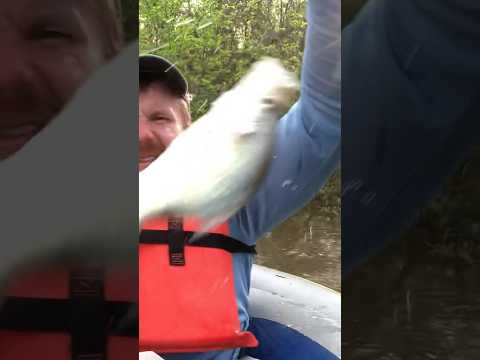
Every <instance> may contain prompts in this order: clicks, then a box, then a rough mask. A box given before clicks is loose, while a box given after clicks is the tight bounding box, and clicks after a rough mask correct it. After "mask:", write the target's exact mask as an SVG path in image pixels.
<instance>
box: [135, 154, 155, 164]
mask: <svg viewBox="0 0 480 360" xmlns="http://www.w3.org/2000/svg"><path fill="white" fill-rule="evenodd" d="M157 157H158V156H144V157H141V158H140V159H139V161H140V162H141V163H147V162H152V161H154V160H155V159H156V158H157Z"/></svg>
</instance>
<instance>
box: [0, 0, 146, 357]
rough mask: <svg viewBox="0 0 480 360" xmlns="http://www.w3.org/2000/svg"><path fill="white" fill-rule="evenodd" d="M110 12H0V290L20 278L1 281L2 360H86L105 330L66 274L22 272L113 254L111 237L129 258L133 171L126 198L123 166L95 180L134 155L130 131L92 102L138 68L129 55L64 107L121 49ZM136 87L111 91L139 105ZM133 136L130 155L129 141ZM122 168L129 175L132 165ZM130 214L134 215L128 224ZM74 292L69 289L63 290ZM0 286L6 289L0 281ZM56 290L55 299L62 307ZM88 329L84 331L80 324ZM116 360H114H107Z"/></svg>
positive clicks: (62, 4) (13, 8) (29, 5)
mask: <svg viewBox="0 0 480 360" xmlns="http://www.w3.org/2000/svg"><path fill="white" fill-rule="evenodd" d="M116 6H117V4H116V2H114V1H110V0H104V1H97V0H95V1H94V0H91V1H74V0H72V1H63V0H58V1H55V0H48V1H44V2H41V3H39V2H37V1H28V0H20V1H17V2H8V3H2V4H1V5H0V14H1V15H0V27H1V28H2V29H1V30H2V31H0V38H1V39H2V41H1V44H2V46H5V49H4V51H3V52H2V53H5V54H8V55H9V56H7V57H5V61H4V62H3V65H4V66H3V67H2V68H0V114H1V116H0V158H1V159H2V161H1V162H0V177H1V179H2V185H1V188H0V197H1V198H2V205H1V206H2V214H4V216H3V218H2V221H1V223H0V229H1V230H0V231H1V238H2V242H1V249H0V256H1V259H0V280H4V279H3V277H4V276H5V274H7V273H8V274H9V275H12V274H11V272H12V269H13V270H17V267H19V268H20V269H21V271H15V272H14V273H13V275H15V278H14V277H13V276H10V277H9V279H8V280H9V281H8V292H7V293H6V294H5V293H3V291H4V290H5V289H4V288H3V286H2V287H1V288H0V290H2V294H1V295H7V296H10V298H9V299H7V300H6V301H5V304H4V307H3V308H2V311H0V339H1V340H0V358H2V359H19V358H30V357H32V354H35V355H34V356H37V354H41V356H43V357H45V358H49V359H68V358H72V357H76V356H78V357H82V356H86V357H89V358H90V357H91V356H92V354H91V353H92V352H94V353H97V350H98V349H101V350H102V351H103V350H104V349H105V346H106V345H105V344H106V342H105V341H104V340H105V339H104V337H105V334H104V327H103V326H104V324H103V323H101V324H100V323H98V322H103V321H104V318H103V317H102V316H101V315H102V314H99V313H97V312H95V309H94V310H93V312H92V309H91V308H90V309H89V307H88V306H86V307H85V306H83V305H82V303H83V302H82V300H81V299H79V298H78V297H77V298H76V299H73V300H72V297H74V296H77V295H78V294H76V293H75V291H76V290H75V289H77V290H78V289H79V288H81V287H82V286H84V284H85V283H81V284H80V286H79V284H78V283H79V281H77V280H78V276H77V277H76V278H75V276H72V278H71V279H70V280H71V282H70V283H69V281H68V279H69V277H68V275H67V276H65V277H63V279H67V281H66V282H64V283H62V287H61V288H60V287H56V286H57V284H58V280H59V278H60V277H59V275H60V274H62V276H63V275H65V274H66V273H67V274H68V272H67V271H66V270H67V268H66V267H65V266H60V267H56V268H55V267H54V269H57V270H58V269H60V270H61V271H56V272H52V271H48V270H51V269H47V272H44V270H45V268H44V267H41V268H36V269H35V270H36V271H34V272H33V274H29V273H28V271H24V270H26V269H25V267H24V265H25V262H26V261H27V260H32V259H35V260H36V259H38V258H39V257H40V258H47V259H51V258H52V257H55V256H54V255H57V256H58V255H59V251H64V252H68V253H69V255H74V256H77V254H76V250H78V249H83V255H84V256H83V259H85V254H86V253H87V252H88V250H85V248H89V247H92V248H93V249H94V250H96V251H95V252H92V251H90V252H88V258H89V260H90V259H92V257H93V258H95V257H96V255H97V254H98V255H99V257H101V256H100V254H99V252H100V251H99V249H100V248H101V247H102V246H104V247H105V248H109V250H110V251H112V248H113V246H112V244H113V241H116V242H117V243H118V242H119V241H121V236H118V235H119V234H123V236H124V237H129V239H130V240H129V241H130V243H131V244H132V249H131V250H133V249H136V246H134V245H135V240H136V235H137V229H136V224H135V223H136V221H135V220H136V213H135V212H136V207H132V206H131V204H136V191H131V184H132V183H133V184H135V180H136V178H135V177H134V175H135V170H136V169H135V168H134V167H133V168H131V170H133V171H130V173H131V174H132V175H133V176H131V178H132V180H133V181H132V183H130V184H129V186H128V187H122V186H123V184H124V183H122V182H118V181H117V179H118V178H122V179H123V178H124V177H125V175H126V174H127V175H128V170H129V169H128V168H127V169H126V166H125V165H121V166H117V165H116V164H111V165H110V166H109V168H108V172H106V170H103V171H102V169H105V164H106V163H107V161H108V162H110V163H111V160H112V159H113V158H114V157H115V156H121V149H122V148H125V147H126V148H127V149H128V150H130V152H131V150H132V149H135V147H134V146H130V147H128V144H126V142H125V136H122V134H132V133H133V131H135V130H134V129H136V125H135V124H134V122H133V126H132V125H124V126H126V127H127V128H128V131H125V130H124V128H122V125H120V126H118V124H117V123H116V122H117V119H118V117H119V116H118V115H115V114H116V113H115V111H114V110H111V108H113V106H114V105H113V100H112V99H110V98H106V99H103V102H102V106H103V107H97V106H94V105H97V103H96V102H94V101H93V100H96V98H98V94H99V93H102V94H105V93H107V91H108V90H110V91H111V84H112V83H113V81H115V78H117V75H118V73H124V72H125V65H126V64H128V61H126V60H128V57H129V58H130V62H129V64H130V65H131V64H133V63H134V61H132V60H133V59H135V60H136V57H137V55H136V54H137V53H138V52H137V51H138V50H137V47H134V48H132V47H131V48H129V49H128V51H127V52H126V53H125V54H124V55H122V57H120V58H119V59H118V60H116V61H114V62H113V63H112V65H110V66H112V67H113V68H111V67H110V66H109V67H107V68H106V69H105V70H104V71H102V72H101V73H100V74H99V75H98V76H97V77H96V78H95V79H94V80H92V81H91V82H90V83H89V84H88V87H87V88H83V89H82V90H81V91H80V93H79V94H78V97H77V98H76V99H75V101H74V102H73V103H72V104H70V103H69V100H70V99H72V97H73V96H74V94H76V92H77V90H78V89H79V88H81V87H82V85H83V84H84V82H85V81H86V80H87V78H88V77H89V76H90V75H91V74H92V73H93V72H94V71H95V70H96V69H97V68H98V67H100V66H101V65H103V64H105V63H107V61H109V60H111V59H112V58H113V57H114V56H115V55H117V54H118V53H119V51H120V50H121V46H122V32H121V23H120V22H119V19H120V16H119V13H118V12H117V10H119V8H117V7H116ZM133 54H135V55H134V56H132V55H133ZM130 68H131V67H130ZM112 71H113V72H114V73H115V77H114V78H113V79H112V76H111V72H112ZM125 78H126V79H127V78H128V76H125ZM132 78H133V79H134V80H133V81H132V80H129V82H128V81H126V82H125V83H122V82H117V83H120V84H123V85H128V86H129V88H133V89H132V90H131V93H128V91H124V93H127V94H128V95H129V96H130V97H134V96H136V87H135V86H132V84H134V85H135V84H136V76H132V77H130V79H132ZM116 101H118V95H117V96H116ZM67 103H68V104H67ZM62 110H63V111H62ZM127 110H128V109H127ZM134 110H135V109H132V114H128V112H127V111H126V110H125V109H124V110H123V111H122V115H123V116H127V117H128V116H129V115H130V118H134V113H136V111H134ZM54 118H55V120H56V121H53V122H52V120H53V119H54ZM125 123H126V124H129V123H128V121H127V122H125ZM113 126H115V129H116V130H117V134H116V135H117V136H116V137H115V138H114V139H111V141H109V144H108V145H109V146H108V147H107V146H105V140H106V139H108V137H109V136H110V135H111V133H112V131H111V130H112V127H113ZM130 137H132V138H134V140H135V142H134V143H135V145H136V137H134V136H130ZM87 144H88V146H86V145H87ZM132 145H133V142H132ZM128 156H129V155H128V154H127V156H125V157H123V158H126V159H128ZM130 157H131V160H130V163H131V164H134V160H133V158H134V156H133V155H130ZM125 169H126V170H127V171H125ZM110 189H112V190H113V191H111V190H110ZM128 190H130V192H128ZM128 194H132V195H133V196H131V197H129V196H128ZM129 207H130V208H132V210H134V212H130V213H128V208H129ZM118 218H121V219H120V220H118ZM115 219H116V221H115ZM128 219H132V221H131V225H132V226H130V228H131V229H133V231H132V232H130V233H129V232H128V231H129V227H128V226H125V227H123V228H122V226H121V225H120V223H121V222H125V220H128ZM120 228H121V229H120ZM109 241H110V242H109ZM104 243H109V245H108V246H107V245H103V244H104ZM87 244H88V245H87ZM72 245H77V246H72ZM105 248H104V249H102V250H104V251H105ZM110 254H111V252H109V255H110ZM42 265H45V264H42ZM49 265H50V264H49ZM49 265H48V266H47V267H49ZM56 265H58V264H56ZM63 265H65V264H63ZM68 265H70V263H68ZM82 265H83V263H82ZM86 268H88V266H86ZM27 270H28V269H27ZM68 270H71V269H70V267H69V268H68ZM18 275H20V278H21V277H22V276H23V275H27V277H28V276H30V275H33V278H34V279H36V278H37V279H39V280H40V281H30V282H28V281H27V282H22V281H18V280H19V279H18V278H17V276H18ZM75 279H76V280H75ZM21 280H25V279H23V278H21ZM30 280H31V279H30ZM62 281H63V280H62ZM73 283H76V285H74V286H70V287H69V285H72V284H73ZM130 283H131V284H132V285H133V284H134V282H133V281H131V282H130ZM44 284H46V285H45V286H43V285H44ZM52 284H53V285H52ZM97 284H98V283H96V282H95V283H94V285H95V290H96V289H97ZM0 285H4V283H3V282H2V281H0ZM100 287H101V286H98V288H100ZM69 289H70V290H71V291H72V293H71V294H69ZM80 290H81V289H80ZM90 290H91V289H90ZM58 291H63V294H61V296H58V295H57V294H59V293H58ZM19 293H20V295H19ZM39 293H42V294H43V297H42V296H38V294H39ZM79 293H80V294H81V291H80V292H79ZM45 294H46V295H45ZM52 294H53V296H52ZM69 295H70V296H69ZM42 299H43V300H42ZM74 300H76V301H78V302H76V304H77V305H78V304H80V307H78V306H75V310H74V311H73V312H70V311H69V310H67V311H66V312H65V309H69V305H71V304H69V303H68V301H72V302H74ZM42 301H43V302H42ZM83 304H84V305H85V303H83ZM65 305H67V307H66V306H65ZM82 306H83V307H82ZM72 309H73V308H72ZM25 319H26V320H27V321H26V322H25ZM52 319H55V320H53V322H52ZM86 319H88V321H92V323H90V324H88V325H87V324H86V323H84V320H86ZM109 321H111V319H109ZM82 323H83V324H82ZM99 325H100V326H99ZM82 329H83V330H82ZM19 330H20V331H19ZM68 332H70V334H65V333H68ZM68 335H71V336H72V337H71V338H70V337H69V336H68ZM102 336H103V338H102ZM92 339H93V340H92ZM99 342H100V344H99ZM102 342H103V343H102ZM92 344H93V345H92ZM136 346H137V345H136V340H135V339H133V340H132V341H130V343H129V345H128V346H125V344H124V345H123V346H121V347H120V348H121V349H122V351H121V352H122V353H123V354H122V356H126V357H127V358H128V356H131V357H132V356H134V355H136V352H137V351H136ZM92 347H93V349H92ZM128 351H130V353H129V352H128ZM112 355H113V358H116V359H118V358H120V357H118V356H115V354H114V353H113V352H112V351H110V356H112ZM95 356H97V355H95ZM110 358H112V357H110Z"/></svg>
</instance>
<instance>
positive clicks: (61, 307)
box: [0, 266, 138, 360]
mask: <svg viewBox="0 0 480 360" xmlns="http://www.w3.org/2000/svg"><path fill="white" fill-rule="evenodd" d="M133 273H134V271H131V272H126V271H125V267H122V271H119V269H114V268H112V267H109V268H108V269H105V268H103V267H101V266H99V267H91V266H90V267H85V266H82V267H78V268H73V269H72V268H70V269H69V270H67V269H66V267H65V266H51V267H50V268H48V269H42V271H35V272H30V273H26V274H23V275H22V276H17V277H15V278H14V279H11V281H10V283H9V285H8V287H7V291H6V294H7V297H6V300H5V304H4V306H3V307H2V308H1V310H0V359H2V360H27V359H32V358H41V359H49V360H71V359H75V360H122V359H125V360H127V359H134V358H137V357H138V328H137V327H136V326H134V327H133V328H128V326H127V327H125V326H123V327H122V326H120V325H121V323H122V321H123V319H125V316H126V315H127V314H128V313H129V311H131V310H132V306H135V305H134V302H135V301H136V299H137V298H138V297H137V294H138V292H137V291H138V288H137V286H136V285H137V281H136V280H137V279H135V277H136V276H134V275H133Z"/></svg>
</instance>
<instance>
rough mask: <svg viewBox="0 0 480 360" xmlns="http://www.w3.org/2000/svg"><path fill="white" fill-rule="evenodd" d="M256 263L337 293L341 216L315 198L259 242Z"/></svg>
mask: <svg viewBox="0 0 480 360" xmlns="http://www.w3.org/2000/svg"><path fill="white" fill-rule="evenodd" d="M257 251H258V256H257V258H256V263H257V264H260V265H264V266H268V267H271V268H274V269H278V270H281V271H285V272H288V273H291V274H294V275H298V276H301V277H304V278H306V279H308V280H311V281H314V282H317V283H319V284H322V285H325V286H328V287H330V288H332V289H335V290H337V291H340V251H341V246H340V214H339V210H338V207H336V206H327V205H326V204H325V203H324V200H323V197H320V196H319V197H317V198H316V199H314V200H313V201H312V202H311V203H310V204H308V205H307V206H306V207H305V208H304V209H302V210H301V211H300V212H299V213H298V214H296V215H295V216H293V217H291V218H290V219H288V220H287V221H285V222H284V223H283V224H281V225H280V226H278V227H277V228H276V229H275V230H274V231H273V232H272V233H269V234H267V235H266V236H265V237H264V238H263V239H261V240H259V241H258V246H257Z"/></svg>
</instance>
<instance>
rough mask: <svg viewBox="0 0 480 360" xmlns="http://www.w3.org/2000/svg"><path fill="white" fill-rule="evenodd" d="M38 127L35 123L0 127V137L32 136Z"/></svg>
mask: <svg viewBox="0 0 480 360" xmlns="http://www.w3.org/2000/svg"><path fill="white" fill-rule="evenodd" d="M38 129H39V127H38V126H37V125H22V126H15V127H11V128H6V129H2V128H0V138H2V139H15V138H22V137H25V136H32V135H35V134H36V133H37V132H38Z"/></svg>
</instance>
